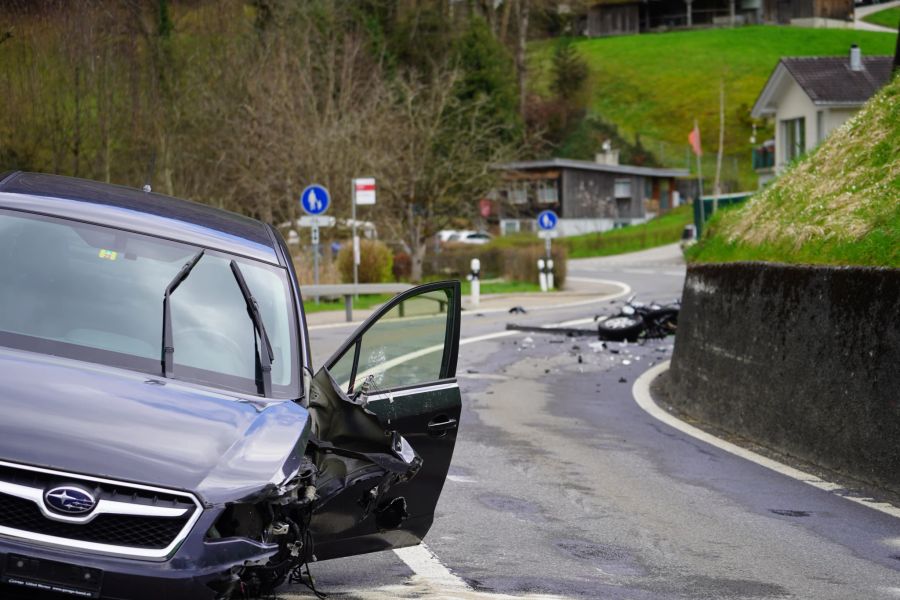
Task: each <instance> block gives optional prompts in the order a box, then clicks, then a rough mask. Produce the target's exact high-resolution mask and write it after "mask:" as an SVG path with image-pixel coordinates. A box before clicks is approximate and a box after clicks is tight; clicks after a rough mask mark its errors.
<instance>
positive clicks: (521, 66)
mask: <svg viewBox="0 0 900 600" xmlns="http://www.w3.org/2000/svg"><path fill="white" fill-rule="evenodd" d="M529 8H530V7H529V0H518V2H516V9H517V10H518V14H517V15H516V16H517V17H518V18H519V19H518V20H519V31H518V33H519V39H518V43H517V44H516V74H517V76H518V83H519V114H520V115H521V116H522V118H525V98H526V91H527V90H526V89H525V86H526V83H527V82H526V77H527V74H528V73H527V65H526V64H525V51H526V50H527V46H528V12H529Z"/></svg>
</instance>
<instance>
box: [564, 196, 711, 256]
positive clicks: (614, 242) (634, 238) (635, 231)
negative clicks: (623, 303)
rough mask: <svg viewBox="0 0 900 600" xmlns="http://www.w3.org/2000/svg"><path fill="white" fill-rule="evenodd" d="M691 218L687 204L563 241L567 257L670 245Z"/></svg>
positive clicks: (678, 237)
mask: <svg viewBox="0 0 900 600" xmlns="http://www.w3.org/2000/svg"><path fill="white" fill-rule="evenodd" d="M692 221H693V212H691V207H690V206H679V207H678V208H676V209H675V210H673V211H671V212H669V213H667V214H665V215H663V216H661V217H658V218H656V219H653V220H652V221H648V222H647V223H643V224H641V225H631V226H629V227H623V228H621V229H614V230H612V231H607V232H604V233H588V234H585V235H578V236H574V237H568V238H565V239H564V240H562V242H563V243H564V244H565V245H566V247H567V248H568V251H569V258H586V257H589V256H609V255H610V254H622V253H624V252H635V251H637V250H644V249H646V248H653V247H655V246H662V245H665V244H672V243H674V242H677V241H678V240H680V239H681V233H682V232H683V231H684V226H685V225H687V224H688V223H690V222H692Z"/></svg>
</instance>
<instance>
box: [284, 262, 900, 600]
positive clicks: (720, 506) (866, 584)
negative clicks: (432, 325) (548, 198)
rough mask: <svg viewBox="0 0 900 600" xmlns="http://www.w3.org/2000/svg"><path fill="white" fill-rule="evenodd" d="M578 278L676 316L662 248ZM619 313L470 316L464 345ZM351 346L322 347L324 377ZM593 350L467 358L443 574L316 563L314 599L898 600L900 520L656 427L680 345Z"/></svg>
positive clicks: (509, 346)
mask: <svg viewBox="0 0 900 600" xmlns="http://www.w3.org/2000/svg"><path fill="white" fill-rule="evenodd" d="M569 276H570V277H571V278H573V282H575V281H576V280H577V279H607V280H617V281H621V282H624V283H626V284H627V285H628V286H630V287H631V288H632V289H633V291H634V293H636V294H637V295H638V297H639V298H640V299H643V300H652V299H659V300H669V299H671V298H674V297H677V296H679V295H680V290H681V286H682V284H683V280H684V267H683V265H681V263H680V260H679V259H678V255H677V252H676V251H675V250H674V249H673V248H666V249H660V250H654V251H650V252H647V253H640V254H638V255H630V256H625V257H611V258H605V259H586V260H581V261H570V264H569ZM614 308H615V306H612V305H610V303H609V301H604V302H603V303H599V304H597V305H590V306H584V305H582V306H579V307H573V308H560V309H557V310H551V311H540V312H537V311H532V312H529V313H528V314H526V315H515V316H513V315H507V314H489V315H484V316H481V317H478V316H474V315H470V316H466V317H465V318H464V319H463V328H462V337H463V339H466V338H472V337H475V336H483V335H485V334H491V333H494V332H500V331H503V330H504V328H505V325H506V323H507V322H516V323H523V324H535V325H540V324H546V323H550V322H561V321H569V320H576V319H582V318H588V317H592V316H593V315H594V314H597V313H599V312H606V311H611V310H614ZM352 329H353V328H352V327H329V328H322V329H316V330H313V331H311V338H312V339H311V344H312V347H313V351H314V353H315V356H316V358H317V361H319V362H321V360H322V359H324V358H325V357H327V356H328V355H329V354H330V353H331V351H333V350H334V349H335V348H337V346H338V345H339V344H340V342H341V341H342V340H343V339H344V338H345V337H346V336H347V335H349V334H350V332H351V331H352ZM592 341H593V340H588V339H574V340H573V339H567V338H563V337H560V336H550V335H545V334H527V333H525V334H516V335H510V336H505V337H499V338H495V339H489V340H484V341H480V342H477V343H470V344H466V345H464V346H463V347H462V348H461V350H460V358H459V368H458V375H459V382H460V387H461V389H462V393H463V404H464V408H463V416H462V422H461V428H460V437H459V440H458V442H457V446H456V453H455V456H454V460H453V466H452V467H451V471H450V478H449V480H448V482H447V484H446V486H445V488H444V493H443V496H442V499H441V502H440V504H439V505H438V512H437V516H436V520H435V525H434V527H433V529H432V531H431V533H430V534H429V536H428V538H427V539H426V543H427V545H428V546H429V547H430V549H431V550H432V551H433V552H434V554H435V555H436V556H437V559H438V560H439V561H440V563H439V564H438V567H439V568H437V569H436V572H432V571H429V569H428V566H427V565H425V566H424V567H422V566H417V564H415V563H411V564H412V566H411V565H410V564H408V563H407V562H404V560H401V557H400V556H398V555H397V554H395V553H393V552H387V553H380V554H375V555H369V556H362V557H355V558H349V559H342V560H336V561H329V562H323V563H319V564H314V565H313V573H314V574H315V575H316V577H317V583H318V586H319V587H320V588H321V589H322V590H323V591H325V592H327V593H329V594H330V596H331V597H337V598H360V599H369V598H373V599H374V598H379V599H380V598H421V597H427V598H504V597H522V598H532V599H536V598H551V597H552V598H610V599H618V598H622V599H625V598H631V599H657V598H723V599H732V598H734V599H738V598H741V599H743V598H747V599H752V598H816V599H818V598H834V599H845V598H886V599H888V598H900V520H898V519H895V518H893V517H890V516H888V515H885V514H883V513H879V512H877V511H874V510H871V509H868V508H866V507H864V506H860V505H858V504H854V503H852V502H849V501H847V500H845V499H843V498H840V497H837V496H835V495H833V494H830V493H828V492H824V491H822V490H817V489H814V488H812V487H810V486H807V485H805V484H804V483H801V482H799V481H796V480H794V479H789V478H787V477H784V476H782V475H780V474H778V473H775V472H773V471H769V470H767V469H765V468H763V467H760V466H759V465H756V464H753V463H750V462H748V461H745V460H743V459H741V458H738V457H736V456H733V455H731V454H728V453H726V452H723V451H722V450H719V449H718V448H716V447H713V446H709V445H707V444H705V443H703V442H701V441H698V440H696V439H694V438H692V437H689V436H687V435H686V434H683V433H681V432H679V431H676V430H674V429H672V428H670V427H668V426H667V425H665V424H663V423H660V422H659V421H657V420H655V419H654V418H653V417H651V416H650V415H648V414H647V413H645V412H644V411H643V410H642V409H641V408H640V407H639V406H638V405H637V404H636V403H635V401H634V398H633V396H632V384H633V383H634V381H635V379H636V378H637V377H638V376H639V375H640V374H641V373H643V372H644V371H646V370H647V369H648V368H649V367H650V366H651V365H653V364H657V363H659V362H660V361H662V360H666V359H668V358H669V356H670V355H671V349H672V339H671V338H669V339H668V340H660V341H651V342H648V343H646V344H644V345H635V344H625V345H620V344H614V343H608V344H607V347H606V348H603V347H602V346H600V345H599V344H594V345H593V346H591V345H590V342H592ZM441 564H442V565H445V566H446V567H447V568H448V569H449V570H450V571H452V573H453V574H455V575H456V576H458V577H459V578H461V579H462V582H460V581H459V580H458V579H457V580H456V581H454V579H455V578H453V577H452V576H451V577H442V576H441V572H440V568H442V567H441ZM448 575H449V574H448ZM463 582H464V584H465V587H463V586H462V585H460V584H461V583H463ZM307 594H308V593H307V592H305V590H304V589H302V588H299V589H298V588H288V589H285V590H284V591H283V593H282V594H281V597H282V598H285V599H287V598H299V597H305V596H307Z"/></svg>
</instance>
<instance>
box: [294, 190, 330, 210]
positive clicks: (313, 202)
mask: <svg viewBox="0 0 900 600" xmlns="http://www.w3.org/2000/svg"><path fill="white" fill-rule="evenodd" d="M329 204H331V195H330V194H329V193H328V190H327V189H326V188H325V187H324V186H321V185H317V184H313V185H308V186H306V189H304V190H303V193H302V194H300V205H301V206H302V207H303V210H304V211H306V213H307V214H310V215H321V214H322V213H324V212H325V211H326V210H328V205H329Z"/></svg>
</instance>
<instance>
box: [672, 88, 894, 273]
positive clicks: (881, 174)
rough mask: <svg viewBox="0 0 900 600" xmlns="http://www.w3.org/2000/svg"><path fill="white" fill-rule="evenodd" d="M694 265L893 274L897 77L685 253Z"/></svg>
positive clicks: (713, 224) (713, 225)
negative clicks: (796, 266) (758, 264)
mask: <svg viewBox="0 0 900 600" xmlns="http://www.w3.org/2000/svg"><path fill="white" fill-rule="evenodd" d="M688 258H689V259H691V260H694V261H701V262H728V261H740V260H763V261H775V262H785V263H812V264H832V265H868V266H887V267H893V268H900V78H895V79H894V82H893V83H891V84H890V85H888V86H887V87H886V88H885V89H883V90H882V91H881V92H880V93H879V94H878V95H877V96H875V97H874V98H873V99H872V100H871V101H870V102H869V103H868V104H867V105H866V106H865V108H864V109H863V110H862V111H861V112H860V113H859V114H858V115H856V117H854V118H852V119H851V120H850V121H848V122H847V123H845V124H844V125H843V126H842V127H841V128H839V129H838V130H836V131H835V132H833V133H832V135H831V136H830V137H829V138H828V139H827V140H826V141H825V143H824V144H822V146H820V147H819V148H818V149H817V150H815V151H814V152H812V153H811V154H809V155H807V156H806V157H805V158H803V159H801V160H800V161H799V162H798V163H796V164H795V165H794V166H793V167H792V168H791V169H790V170H789V171H787V172H786V173H784V174H783V175H782V176H781V177H779V178H778V179H777V180H775V181H774V182H773V183H772V184H771V185H770V186H769V187H768V188H766V190H765V191H763V192H761V193H759V194H757V195H756V196H754V197H753V198H751V199H750V200H749V201H748V202H747V204H746V205H744V206H743V207H741V208H738V209H735V210H731V211H723V212H721V213H719V214H718V215H716V216H715V217H714V218H713V219H712V220H711V221H710V222H709V224H708V226H707V231H706V234H705V235H704V237H703V239H702V240H701V241H700V242H699V243H698V244H697V245H696V246H694V247H693V248H691V249H690V250H689V252H688Z"/></svg>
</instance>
